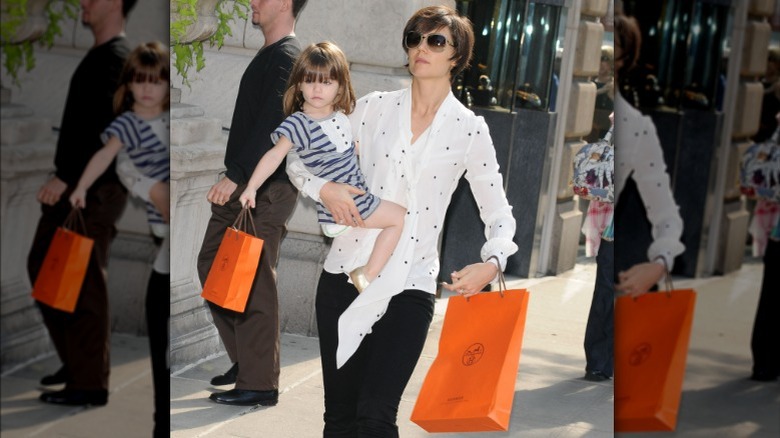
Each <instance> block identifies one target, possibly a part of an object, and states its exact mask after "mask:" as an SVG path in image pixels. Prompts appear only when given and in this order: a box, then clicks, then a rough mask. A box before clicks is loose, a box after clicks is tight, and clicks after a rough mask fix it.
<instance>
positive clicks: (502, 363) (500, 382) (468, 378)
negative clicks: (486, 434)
mask: <svg viewBox="0 0 780 438" xmlns="http://www.w3.org/2000/svg"><path fill="white" fill-rule="evenodd" d="M528 297H529V294H528V292H527V291H526V290H523V289H521V290H506V291H503V292H483V293H480V294H478V295H475V296H473V297H471V298H469V299H465V298H463V297H461V296H453V297H451V298H450V299H449V303H448V304H447V312H446V313H445V315H444V323H443V326H442V331H441V339H440V340H439V352H438V354H437V355H436V359H435V360H434V361H433V364H431V368H430V369H429V370H428V374H427V375H426V377H425V381H424V382H423V385H422V388H420V395H419V396H418V397H417V402H416V403H415V406H414V411H412V418H411V419H412V421H413V422H414V423H417V424H418V425H419V426H420V427H422V428H423V429H425V430H426V431H428V432H479V431H500V430H508V428H509V417H510V415H511V413H512V401H513V398H514V395H515V381H516V379H517V369H518V366H519V363H520V349H521V347H522V344H523V329H524V328H525V315H526V311H527V310H528Z"/></svg>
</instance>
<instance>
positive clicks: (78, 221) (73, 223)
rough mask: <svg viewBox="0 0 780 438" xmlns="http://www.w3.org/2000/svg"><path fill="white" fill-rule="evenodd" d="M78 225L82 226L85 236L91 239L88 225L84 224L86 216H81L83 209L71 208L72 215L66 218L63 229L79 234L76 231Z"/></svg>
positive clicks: (69, 214)
mask: <svg viewBox="0 0 780 438" xmlns="http://www.w3.org/2000/svg"><path fill="white" fill-rule="evenodd" d="M78 225H81V229H82V231H83V234H84V235H85V236H87V237H89V236H88V235H87V224H86V223H85V222H84V216H83V215H82V214H81V209H80V208H78V207H73V208H71V210H70V213H68V215H67V216H66V217H65V222H63V223H62V227H63V228H65V229H67V230H71V231H74V232H78V230H77V229H76V228H77V226H78Z"/></svg>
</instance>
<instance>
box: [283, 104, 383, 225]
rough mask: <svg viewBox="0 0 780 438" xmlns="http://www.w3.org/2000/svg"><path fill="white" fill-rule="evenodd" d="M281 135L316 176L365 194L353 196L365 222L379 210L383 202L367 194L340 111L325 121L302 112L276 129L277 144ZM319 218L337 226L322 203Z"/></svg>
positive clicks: (349, 129)
mask: <svg viewBox="0 0 780 438" xmlns="http://www.w3.org/2000/svg"><path fill="white" fill-rule="evenodd" d="M282 136H284V137H287V139H288V140H290V142H291V143H292V144H293V145H294V148H293V150H294V151H295V152H296V153H297V154H298V156H299V157H300V159H301V162H303V164H304V165H305V166H306V168H307V169H308V170H309V172H311V173H312V174H313V175H316V176H318V177H320V178H324V179H327V180H329V181H333V182H337V183H344V184H349V185H351V186H353V187H357V188H359V189H361V190H363V191H365V192H366V193H365V194H363V195H354V196H353V198H354V200H355V205H356V206H357V208H358V210H359V211H360V217H362V218H363V219H366V218H367V217H368V216H369V215H370V214H371V213H373V212H374V210H376V208H377V207H378V206H379V202H380V199H379V198H378V197H376V196H374V195H372V194H371V193H369V192H368V186H367V185H366V179H365V177H364V176H363V172H362V171H361V170H360V163H359V162H358V157H357V153H356V151H355V144H354V142H353V141H352V128H351V127H350V125H349V119H348V118H347V116H346V115H344V114H343V113H341V112H338V111H337V112H334V113H333V114H331V115H330V116H328V117H326V118H324V119H321V120H315V119H312V118H311V117H309V116H307V115H306V114H305V113H303V112H300V111H299V112H296V113H294V114H292V115H290V116H289V117H287V118H286V119H285V120H284V122H282V124H281V125H279V127H278V128H276V130H275V131H274V132H273V133H272V134H271V140H272V141H273V142H274V144H276V142H277V141H279V138H280V137H282ZM317 218H318V219H319V222H320V223H335V222H334V221H333V216H332V215H331V214H330V212H329V211H328V209H326V208H325V207H324V206H323V205H322V204H321V203H319V202H318V203H317Z"/></svg>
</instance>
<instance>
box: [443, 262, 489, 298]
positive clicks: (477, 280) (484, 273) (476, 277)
mask: <svg viewBox="0 0 780 438" xmlns="http://www.w3.org/2000/svg"><path fill="white" fill-rule="evenodd" d="M496 274H498V267H497V266H496V265H495V264H494V263H490V262H486V263H474V264H472V265H468V266H466V267H465V268H463V269H461V270H460V271H456V272H453V273H452V274H450V277H451V278H452V284H448V283H446V282H442V284H441V285H442V286H444V288H445V289H448V290H451V291H452V292H457V293H459V294H461V295H463V296H464V297H466V298H468V297H470V296H474V295H476V294H478V293H480V292H481V291H482V289H484V288H485V286H487V284H488V283H490V282H491V281H493V279H494V278H496Z"/></svg>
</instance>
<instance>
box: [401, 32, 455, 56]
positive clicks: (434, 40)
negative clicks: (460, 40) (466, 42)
mask: <svg viewBox="0 0 780 438" xmlns="http://www.w3.org/2000/svg"><path fill="white" fill-rule="evenodd" d="M423 40H426V42H427V44H428V48H429V49H431V51H432V52H443V51H444V47H445V46H446V45H447V44H449V45H451V46H452V47H455V44H453V43H452V42H450V41H447V37H446V36H444V35H441V34H438V33H432V34H428V35H423V34H421V33H420V32H414V31H412V32H407V33H406V35H405V36H404V47H406V48H407V49H414V48H415V47H417V46H419V45H420V44H421V43H422V42H423Z"/></svg>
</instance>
